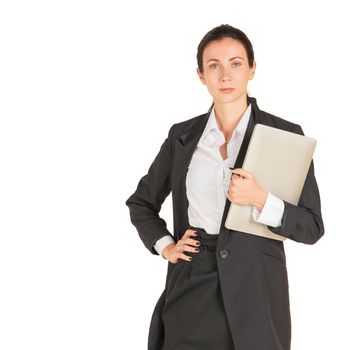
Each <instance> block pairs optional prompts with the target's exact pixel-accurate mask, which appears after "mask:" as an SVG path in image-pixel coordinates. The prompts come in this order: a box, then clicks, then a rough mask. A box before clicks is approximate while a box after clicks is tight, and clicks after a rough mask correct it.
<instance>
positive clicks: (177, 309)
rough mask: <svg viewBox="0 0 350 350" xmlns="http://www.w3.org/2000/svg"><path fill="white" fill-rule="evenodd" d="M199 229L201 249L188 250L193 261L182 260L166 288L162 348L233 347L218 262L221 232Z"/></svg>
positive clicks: (205, 349)
mask: <svg viewBox="0 0 350 350" xmlns="http://www.w3.org/2000/svg"><path fill="white" fill-rule="evenodd" d="M190 228H193V229H195V230H197V233H198V236H193V237H192V238H193V239H196V240H199V241H200V242H201V245H200V246H199V249H200V252H198V253H192V252H185V254H186V255H190V256H192V261H185V260H183V259H179V261H178V263H176V265H175V267H174V270H173V274H172V277H171V279H170V280H169V283H168V288H167V290H166V298H165V304H164V308H163V310H162V321H163V325H164V334H165V336H164V344H163V347H162V349H163V350H199V349H200V350H213V349H220V350H234V345H233V341H232V335H231V332H230V329H229V325H228V321H227V318H226V313H225V309H224V305H223V300H222V294H221V287H220V281H219V276H218V270H217V262H216V243H217V238H218V236H219V235H213V234H208V233H207V232H205V230H204V229H202V228H196V227H192V226H191V227H190Z"/></svg>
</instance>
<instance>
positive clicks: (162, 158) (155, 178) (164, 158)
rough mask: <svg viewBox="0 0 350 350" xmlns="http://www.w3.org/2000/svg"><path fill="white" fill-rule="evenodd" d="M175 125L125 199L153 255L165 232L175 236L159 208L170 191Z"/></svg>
mask: <svg viewBox="0 0 350 350" xmlns="http://www.w3.org/2000/svg"><path fill="white" fill-rule="evenodd" d="M174 125H175V124H174ZM174 125H173V126H172V127H171V128H170V130H169V132H168V137H167V138H166V139H165V141H164V142H163V144H162V145H161V147H160V150H159V152H158V154H157V156H156V157H155V159H154V160H153V162H152V164H151V166H150V167H149V169H148V172H147V174H146V175H144V176H143V177H142V178H141V179H140V181H139V183H138V185H137V188H136V191H135V192H134V193H133V194H132V195H131V196H130V197H129V198H128V199H127V200H126V202H125V204H126V205H127V206H128V207H129V210H130V219H131V222H132V224H133V225H134V226H135V227H136V229H137V231H138V234H139V236H140V238H141V240H142V242H143V244H144V245H145V246H146V248H148V250H149V251H150V252H151V253H152V254H154V255H159V254H158V252H157V251H156V250H155V249H154V244H155V243H156V241H158V240H159V239H160V238H162V237H164V236H166V235H170V236H172V235H171V233H170V232H169V231H168V229H167V224H166V222H165V220H164V219H163V218H161V217H160V216H159V211H160V209H161V206H162V204H163V202H164V200H165V198H166V197H167V196H168V195H169V193H170V191H171V154H172V146H171V140H172V130H173V127H174Z"/></svg>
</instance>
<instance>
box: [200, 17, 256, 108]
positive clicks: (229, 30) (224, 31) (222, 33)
mask: <svg viewBox="0 0 350 350" xmlns="http://www.w3.org/2000/svg"><path fill="white" fill-rule="evenodd" d="M223 38H232V39H235V40H238V41H239V42H240V43H241V44H242V45H243V46H244V48H245V50H246V52H247V57H248V64H249V67H250V68H253V63H254V50H253V46H252V43H251V42H250V40H249V39H248V37H247V36H246V35H245V34H244V33H243V32H242V31H241V30H239V29H238V28H234V27H232V26H230V25H229V24H222V25H220V26H218V27H215V28H213V29H211V30H210V31H209V32H208V33H207V34H205V35H204V37H203V39H202V40H201V41H200V43H199V45H198V48H197V64H198V68H199V70H200V72H201V73H203V51H204V49H205V48H206V46H207V45H208V44H209V43H210V42H212V41H214V40H220V39H223ZM213 106H214V102H213V104H212V105H211V107H210V108H209V111H211V109H212V108H213Z"/></svg>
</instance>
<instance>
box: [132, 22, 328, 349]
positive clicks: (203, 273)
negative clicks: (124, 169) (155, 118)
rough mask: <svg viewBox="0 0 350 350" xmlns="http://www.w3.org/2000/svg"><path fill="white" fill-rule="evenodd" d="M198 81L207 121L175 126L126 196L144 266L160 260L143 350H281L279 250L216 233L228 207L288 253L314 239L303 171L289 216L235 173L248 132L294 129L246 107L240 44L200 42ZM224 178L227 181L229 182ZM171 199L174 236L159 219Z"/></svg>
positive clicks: (318, 227)
mask: <svg viewBox="0 0 350 350" xmlns="http://www.w3.org/2000/svg"><path fill="white" fill-rule="evenodd" d="M197 61H198V68H197V73H198V76H199V78H200V80H201V82H202V83H203V84H204V85H206V86H207V88H208V91H209V93H210V94H211V96H212V97H213V104H212V106H211V108H210V109H209V111H208V112H207V113H205V114H202V115H199V116H197V117H194V118H191V119H189V120H185V121H183V122H180V123H177V124H174V125H173V126H172V127H171V128H170V130H169V133H168V137H167V138H166V139H165V141H164V143H163V144H162V146H161V148H160V150H159V152H158V154H157V156H156V158H155V159H154V161H153V163H152V164H151V166H150V168H149V169H148V173H147V174H146V175H145V176H143V177H142V178H141V179H140V181H139V183H138V186H137V189H136V191H135V192H134V193H133V194H132V195H131V196H130V197H129V198H128V199H127V201H126V204H127V205H128V207H129V209H130V217H131V221H132V223H133V224H134V225H135V227H136V228H137V231H138V233H139V235H140V237H141V239H142V241H143V243H144V244H145V246H146V247H147V248H148V249H149V250H150V252H151V253H152V254H159V255H162V256H163V258H164V259H166V260H168V271H167V277H166V283H165V289H164V291H163V293H162V295H161V296H160V298H159V300H158V302H157V305H156V306H155V309H154V312H153V316H152V320H151V325H150V331H149V339H148V349H151V350H156V349H157V350H159V349H163V350H175V349H181V350H190V349H201V350H206V349H208V350H209V349H214V348H215V349H220V350H226V349H227V350H228V349H236V350H257V349H259V350H265V349H266V350H275V349H276V350H277V349H279V350H288V349H290V345H291V317H290V308H289V291H288V276H287V268H286V258H285V254H284V247H283V241H279V240H273V239H269V238H265V237H260V236H256V235H250V234H245V233H243V232H239V231H234V230H229V229H227V228H225V226H224V222H225V219H226V215H227V212H228V208H229V205H230V203H231V202H235V203H238V204H240V205H250V206H252V217H253V219H254V220H256V221H258V222H261V223H263V224H265V225H267V227H268V229H269V230H271V231H272V232H274V233H276V234H279V235H281V236H284V237H288V238H289V239H292V240H294V241H297V242H301V243H305V244H314V243H315V242H316V241H318V239H319V238H320V237H321V236H322V235H323V234H324V226H323V221H322V215H321V203H320V197H319V191H318V187H317V183H316V179H315V176H314V165H313V161H312V162H311V165H310V168H309V172H308V174H307V178H306V181H305V184H304V187H303V191H302V194H301V197H300V200H299V203H298V205H297V206H296V205H293V204H291V203H289V202H287V201H284V200H282V199H280V198H278V197H276V196H275V195H274V194H273V193H269V192H268V191H266V189H264V188H262V187H261V186H260V184H259V183H258V182H257V180H256V179H255V177H254V174H252V173H251V172H248V171H246V170H244V169H242V168H241V166H242V163H243V160H244V156H245V153H246V150H247V146H248V143H249V140H250V137H251V133H252V130H253V127H254V125H255V124H256V123H261V124H265V125H269V126H272V127H275V128H279V129H284V130H287V131H291V132H294V133H298V134H301V135H303V131H302V129H301V127H300V126H299V125H297V124H294V123H292V122H289V121H287V120H285V119H282V118H279V117H276V116H273V115H271V114H269V113H267V112H264V111H262V110H260V109H259V107H258V105H257V102H256V99H255V98H253V97H249V96H248V95H247V85H248V81H249V80H251V79H253V77H254V73H255V69H256V63H255V61H254V51H253V48H252V45H251V43H250V41H249V39H248V38H247V36H246V35H245V34H244V33H243V32H242V31H240V30H239V29H237V28H233V27H231V26H229V25H221V26H218V27H216V28H213V29H212V30H211V31H209V32H208V33H207V34H206V35H205V36H204V37H203V39H202V40H201V42H200V44H199V46H198V53H197ZM232 169H233V170H232ZM170 191H172V199H173V215H174V228H173V232H174V234H173V235H172V234H171V233H170V232H169V231H168V229H167V226H166V222H165V220H163V219H162V218H161V217H160V216H159V211H160V209H161V205H162V203H163V202H164V200H165V198H166V197H167V196H168V195H169V193H170Z"/></svg>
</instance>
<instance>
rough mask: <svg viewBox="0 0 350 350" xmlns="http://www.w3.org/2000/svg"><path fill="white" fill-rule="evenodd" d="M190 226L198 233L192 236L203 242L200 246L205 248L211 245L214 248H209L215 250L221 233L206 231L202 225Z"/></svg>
mask: <svg viewBox="0 0 350 350" xmlns="http://www.w3.org/2000/svg"><path fill="white" fill-rule="evenodd" d="M188 228H190V229H192V230H195V231H196V232H197V233H198V236H192V238H193V239H195V240H198V241H200V242H201V245H200V247H203V248H205V247H211V248H212V249H208V250H212V251H214V250H215V247H216V243H217V240H218V237H219V234H211V233H208V232H206V231H205V229H204V228H201V227H195V226H188ZM200 249H201V248H200ZM201 250H202V249H201Z"/></svg>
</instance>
